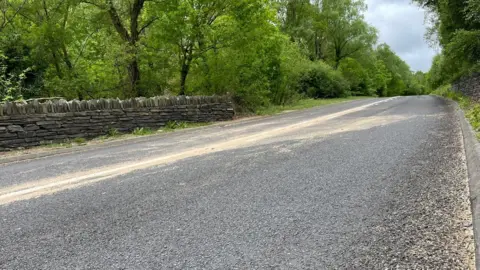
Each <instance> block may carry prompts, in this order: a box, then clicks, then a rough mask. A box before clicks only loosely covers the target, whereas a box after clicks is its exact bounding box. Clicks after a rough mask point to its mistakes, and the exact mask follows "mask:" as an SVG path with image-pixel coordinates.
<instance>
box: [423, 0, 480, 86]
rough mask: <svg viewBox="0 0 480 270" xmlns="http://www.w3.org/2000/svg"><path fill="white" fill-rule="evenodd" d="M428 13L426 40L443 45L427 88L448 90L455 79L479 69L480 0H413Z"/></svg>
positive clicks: (440, 46) (428, 78)
mask: <svg viewBox="0 0 480 270" xmlns="http://www.w3.org/2000/svg"><path fill="white" fill-rule="evenodd" d="M414 2H417V3H418V4H420V5H422V6H423V7H425V8H426V9H427V10H428V12H429V14H428V15H429V16H428V18H429V20H430V25H431V27H430V29H429V31H428V34H427V39H428V40H429V41H430V42H431V43H432V45H433V46H434V47H437V48H438V47H439V48H441V53H440V54H438V55H437V56H436V57H435V58H434V59H433V63H432V67H431V69H430V71H429V72H428V73H427V74H426V84H425V85H426V87H427V88H429V89H432V90H435V89H440V90H439V91H440V92H445V89H447V88H448V85H449V84H451V83H453V82H454V81H455V80H457V79H459V78H461V77H463V76H468V75H470V74H472V73H474V72H480V15H479V14H480V0H467V1H465V0H414Z"/></svg>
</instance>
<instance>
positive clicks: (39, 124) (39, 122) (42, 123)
mask: <svg viewBox="0 0 480 270" xmlns="http://www.w3.org/2000/svg"><path fill="white" fill-rule="evenodd" d="M55 124H56V122H55V121H52V120H50V121H38V122H37V125H38V126H45V125H55Z"/></svg>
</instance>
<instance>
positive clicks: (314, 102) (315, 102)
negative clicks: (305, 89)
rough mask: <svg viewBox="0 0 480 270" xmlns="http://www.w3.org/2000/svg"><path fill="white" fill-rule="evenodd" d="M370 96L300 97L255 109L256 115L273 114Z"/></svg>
mask: <svg viewBox="0 0 480 270" xmlns="http://www.w3.org/2000/svg"><path fill="white" fill-rule="evenodd" d="M365 98H371V97H348V98H332V99H301V100H299V101H297V102H295V103H292V104H288V105H283V106H282V105H272V106H269V107H267V108H262V109H259V110H257V112H256V114H257V115H273V114H277V113H281V112H284V111H294V110H303V109H308V108H313V107H318V106H325V105H330V104H337V103H342V102H346V101H352V100H358V99H365Z"/></svg>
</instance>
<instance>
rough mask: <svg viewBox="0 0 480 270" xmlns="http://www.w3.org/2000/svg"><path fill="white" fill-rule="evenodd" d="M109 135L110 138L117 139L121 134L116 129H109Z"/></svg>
mask: <svg viewBox="0 0 480 270" xmlns="http://www.w3.org/2000/svg"><path fill="white" fill-rule="evenodd" d="M107 135H108V137H117V136H120V132H119V131H118V129H116V128H109V129H108V132H107Z"/></svg>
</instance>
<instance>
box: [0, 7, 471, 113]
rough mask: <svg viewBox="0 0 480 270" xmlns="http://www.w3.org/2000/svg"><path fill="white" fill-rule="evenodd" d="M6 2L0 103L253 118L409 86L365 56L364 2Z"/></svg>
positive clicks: (370, 32)
mask: <svg viewBox="0 0 480 270" xmlns="http://www.w3.org/2000/svg"><path fill="white" fill-rule="evenodd" d="M7 2H8V5H1V4H0V52H1V53H0V56H1V57H0V101H2V100H16V99H19V98H22V97H23V98H26V99H30V98H36V97H51V96H56V97H64V98H66V99H80V100H83V99H91V98H107V97H113V98H115V97H119V98H128V97H132V96H153V95H163V94H167V95H178V94H180V95H182V94H187V95H197V94H198V95H231V96H232V97H233V98H234V99H235V101H236V103H237V105H238V107H239V108H241V109H242V110H244V111H249V112H254V111H256V110H257V109H258V108H268V107H270V106H272V105H288V104H292V103H295V102H296V101H298V100H299V99H301V98H303V97H305V96H311V97H339V96H347V95H349V94H350V89H351V91H352V94H354V95H374V94H375V93H377V92H378V93H381V95H392V94H398V93H401V91H396V90H395V89H393V90H392V89H391V88H392V87H403V86H404V87H407V88H412V87H410V86H411V85H413V84H411V83H410V81H407V80H405V78H404V74H403V73H402V74H401V75H400V77H399V78H400V79H398V80H395V79H394V78H397V77H398V76H397V77H396V75H395V74H396V71H392V68H391V66H390V64H389V63H388V61H386V60H385V59H383V58H382V57H380V54H377V50H375V49H374V45H375V43H376V30H375V29H374V28H373V27H371V26H370V25H368V23H367V22H366V21H365V20H364V15H363V14H364V12H365V11H366V5H365V2H364V1H363V0H324V1H319V0H312V1H310V0H162V1H146V0H116V1H104V0H89V1H84V0H78V1H77V0H42V1H24V0H9V1H7ZM476 7H477V6H476V4H475V3H474V2H472V4H471V8H470V9H471V10H475V9H476ZM471 14H473V13H471ZM471 17H472V18H471V20H472V21H474V20H476V18H475V16H473V15H471ZM2 19H3V20H2ZM465 37H466V36H465V35H463V36H462V38H465ZM402 76H403V77H402ZM402 82H403V84H402Z"/></svg>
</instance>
